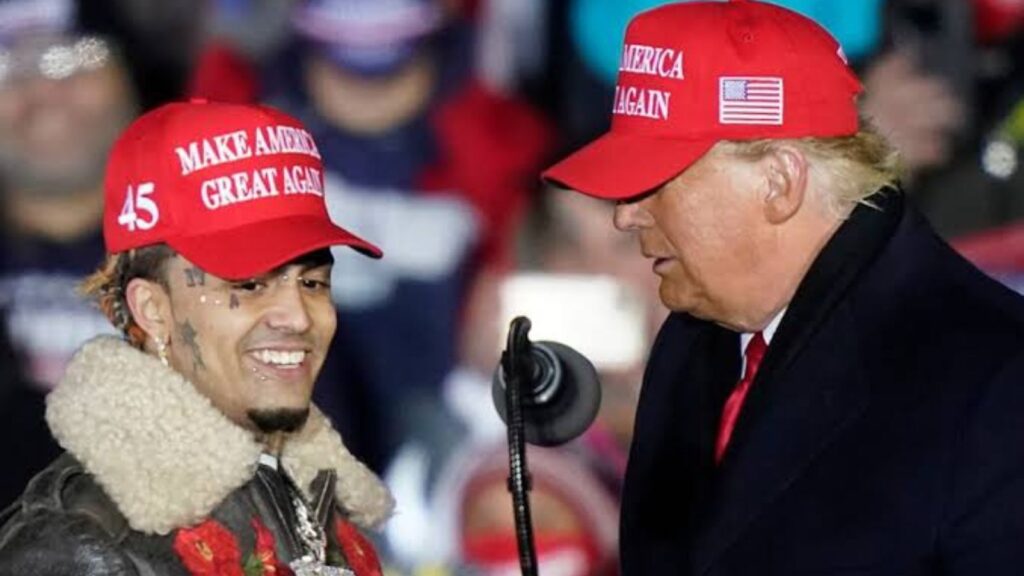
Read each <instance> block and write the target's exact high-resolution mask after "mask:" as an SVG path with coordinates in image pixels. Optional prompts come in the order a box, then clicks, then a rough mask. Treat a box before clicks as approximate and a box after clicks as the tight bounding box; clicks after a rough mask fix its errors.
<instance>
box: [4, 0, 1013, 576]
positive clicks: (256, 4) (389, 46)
mask: <svg viewBox="0 0 1024 576" xmlns="http://www.w3.org/2000/svg"><path fill="white" fill-rule="evenodd" d="M775 1H776V3H778V4H782V5H785V6H788V7H790V8H793V9H795V10H798V11H800V12H803V13H805V14H807V15H808V16H810V17H812V18H814V19H816V20H818V21H819V22H821V23H822V24H823V25H824V26H825V27H827V28H828V29H829V30H830V31H831V32H832V33H833V34H834V35H835V36H836V37H837V39H838V40H839V41H840V43H841V44H842V46H843V49H844V52H845V54H846V56H847V57H848V58H849V60H850V62H851V63H853V64H854V66H855V67H856V69H857V70H858V71H859V73H860V75H861V78H862V80H863V82H864V85H865V89H866V92H865V94H864V96H863V97H862V101H861V104H862V109H863V114H864V116H865V117H866V118H868V119H870V120H871V121H873V122H874V123H875V124H876V125H877V126H878V127H879V128H880V129H881V131H882V132H883V133H884V134H886V135H888V136H889V137H890V138H891V140H892V141H893V142H894V143H895V144H896V145H897V147H898V148H899V150H900V153H901V156H902V164H903V170H904V172H903V184H904V187H905V188H906V190H907V191H908V193H909V197H910V199H911V201H913V202H915V203H916V204H917V206H918V208H919V209H920V210H921V211H923V212H924V213H925V214H926V215H927V216H928V217H929V218H930V219H931V220H932V222H933V223H934V224H935V225H936V227H937V229H938V230H939V231H940V232H941V233H942V234H944V235H946V236H947V237H948V238H950V239H952V240H954V243H955V244H956V245H957V246H958V247H960V249H961V250H962V251H963V253H964V254H965V255H967V256H968V257H969V258H971V259H973V260H974V261H975V262H977V263H978V264H979V265H980V266H982V267H983V268H985V269H986V270H988V271H989V272H990V273H992V274H993V275H996V276H997V277H999V278H1001V279H1003V280H1004V281H1006V282H1007V283H1009V284H1010V285H1012V286H1015V287H1017V288H1024V171H1022V170H1021V166H1020V164H1021V159H1020V157H1019V156H1020V153H1021V150H1022V147H1021V145H1022V143H1024V72H1022V69H1021V67H1022V63H1024V60H1022V59H1021V58H1020V57H1019V56H1020V51H1021V49H1022V47H1024V43H1022V41H1024V0H858V1H856V2H835V1H834V0H775ZM661 3H664V2H660V1H656V0H560V1H556V0H290V1H289V0H78V1H76V0H0V218H3V219H4V220H5V222H4V226H2V227H0V315H2V318H0V320H2V322H0V329H2V330H0V362H2V366H0V370H2V371H3V374H2V380H0V430H2V433H0V455H2V457H3V460H4V462H5V465H4V472H3V473H2V474H0V508H2V507H3V506H5V505H6V504H7V503H8V502H11V501H13V500H14V498H15V497H16V496H17V494H18V493H19V492H20V490H21V488H22V487H23V485H24V482H25V481H26V480H27V479H28V478H29V477H30V476H31V475H32V474H33V473H35V472H36V471H38V470H39V469H41V468H42V467H43V466H44V465H45V464H46V463H47V462H49V461H50V460H51V459H52V457H53V456H55V455H56V453H57V452H58V451H59V447H57V446H56V445H55V444H54V443H53V441H52V440H50V439H49V435H48V433H47V431H46V426H45V424H44V422H43V419H42V413H43V407H44V404H43V402H44V400H43V397H44V395H45V392H46V390H48V389H50V388H52V387H53V386H55V385H56V384H57V382H58V380H59V378H60V376H61V373H62V371H63V366H64V364H65V362H66V361H67V360H68V359H69V357H70V355H71V354H72V353H73V352H74V350H75V349H76V348H77V347H78V346H80V345H81V344H82V343H83V342H84V341H85V340H87V339H88V338H90V337H92V336H95V335H97V334H100V333H103V332H109V331H111V328H110V327H109V325H108V323H107V322H106V321H105V319H104V318H103V317H102V315H101V314H100V313H99V312H98V311H97V310H95V309H94V308H93V307H91V306H90V304H88V303H87V302H85V301H83V300H82V298H81V297H80V296H79V295H78V293H77V292H76V284H77V283H78V282H79V280H80V279H81V278H82V277H83V276H84V275H86V274H87V273H89V272H91V271H92V268H93V267H94V266H95V265H96V264H97V263H99V262H100V261H101V257H102V255H103V241H102V236H101V219H102V199H103V193H102V186H103V169H104V163H105V159H106V154H107V152H108V150H109V147H110V146H111V143H112V142H113V139H114V138H115V136H116V135H117V134H118V133H119V131H120V130H121V129H122V128H123V127H124V126H126V125H127V123H128V122H130V121H131V120H132V119H133V118H134V117H136V116H137V115H138V114H139V113H141V112H143V111H145V110H148V109H151V108H153V107H155V106H157V105H159V104H162V103H164V102H167V101H170V100H176V99H183V98H207V99H210V100H229V101H247V102H254V101H262V102H266V103H270V104H272V105H274V106H277V107H280V108H282V109H285V110H286V111H288V112H290V113H292V114H294V115H296V116H298V117H299V118H300V119H302V120H303V122H304V123H305V124H306V125H307V126H308V127H310V130H311V131H312V132H313V134H314V136H315V138H316V141H317V143H318V146H319V148H320V151H321V153H322V155H323V158H324V163H325V167H326V169H327V170H328V173H327V175H326V186H327V197H328V205H329V207H330V209H331V211H332V216H333V217H334V219H335V220H336V221H338V222H339V223H341V224H343V225H344V226H345V227H347V228H349V229H351V230H353V231H355V232H356V233H358V234H360V235H362V236H364V237H366V238H370V239H372V240H373V241H374V242H375V243H377V244H378V245H379V246H381V247H382V249H383V250H384V252H385V258H384V259H383V260H382V261H379V262H376V261H370V260H367V259H360V258H358V257H355V256H352V255H350V254H349V253H348V252H346V251H343V250H342V251H338V252H337V253H336V254H335V258H336V266H335V271H334V278H333V279H332V291H333V295H334V297H335V301H336V304H337V308H338V317H339V330H338V335H337V337H336V338H335V341H334V344H333V350H332V352H331V354H330V356H329V358H328V363H327V365H326V366H325V368H324V371H323V372H322V374H321V377H320V382H319V384H318V388H317V392H316V402H317V404H318V405H319V406H320V407H321V408H322V409H323V410H324V412H325V413H327V414H328V415H329V416H330V417H331V418H332V420H333V421H334V422H335V424H336V426H337V428H338V429H339V430H340V431H341V432H342V433H343V436H344V437H345V440H346V443H347V444H348V446H349V447H350V449H351V450H352V451H353V452H354V453H355V454H356V455H357V456H359V457H360V458H361V459H362V460H364V461H365V462H368V463H369V464H370V465H371V466H372V467H373V468H374V469H375V470H376V471H377V472H378V473H380V474H381V475H383V476H384V477H385V478H386V479H387V481H388V483H389V485H390V486H391V488H392V489H393V491H394V492H395V495H396V498H397V500H398V509H397V514H396V516H395V518H394V519H393V520H392V522H391V523H390V525H389V528H388V529H387V530H386V531H385V532H383V533H381V534H379V535H378V538H379V545H380V547H381V550H382V551H383V552H384V557H385V559H386V563H387V565H388V566H389V567H390V570H392V571H393V572H395V573H399V574H449V573H459V574H461V573H485V574H506V573H507V574H514V573H518V571H519V570H518V564H517V559H518V555H517V551H516V542H515V538H514V530H513V524H512V509H511V498H510V497H509V495H508V493H507V491H506V480H505V479H506V476H507V461H506V459H505V458H506V456H505V440H504V433H505V432H504V425H503V423H502V422H501V420H500V419H499V417H498V416H497V414H496V412H495V411H494V409H493V407H492V403H491V399H490V395H491V378H492V374H493V371H494V369H495V366H496V365H497V362H498V358H499V356H500V351H501V348H502V343H503V340H504V330H505V328H506V327H507V321H508V319H509V317H508V313H507V312H508V310H509V307H510V305H509V302H519V301H522V297H523V296H524V294H522V293H521V292H522V291H523V290H525V289H524V288H521V287H522V286H523V285H524V284H522V283H519V284H515V283H514V282H513V280H516V279H520V278H522V277H523V276H524V275H525V274H527V273H529V274H531V275H532V276H531V277H534V278H537V277H539V278H541V279H542V281H541V283H540V284H539V286H540V290H541V292H542V296H543V297H544V298H546V299H548V300H550V301H551V302H553V303H556V306H554V307H548V309H551V308H554V310H555V311H556V312H554V313H551V312H540V311H539V312H538V314H542V315H547V316H551V317H550V318H534V321H535V325H536V326H537V327H538V329H539V327H540V326H541V325H542V324H544V323H545V322H546V323H548V324H549V325H550V324H558V323H559V322H562V323H574V322H576V323H578V322H580V321H581V320H580V319H578V318H572V317H571V315H570V314H566V315H565V316H564V317H559V315H558V313H557V311H558V310H559V306H558V305H557V304H558V303H560V302H564V303H565V304H566V306H564V307H563V308H562V309H563V310H567V309H568V304H569V303H571V302H572V301H574V300H576V301H580V300H582V299H583V298H584V296H583V295H582V294H581V292H579V291H577V290H578V288H570V289H568V290H566V289H564V286H566V284H557V285H556V283H553V282H552V283H548V284H545V283H544V280H543V279H545V278H546V279H554V278H562V277H572V278H577V279H580V278H584V279H589V280H590V281H591V282H592V284H593V285H594V286H609V285H611V286H613V289H612V290H604V291H602V292H600V293H598V292H597V291H596V290H595V293H594V294H593V295H590V296H587V298H591V296H592V299H590V300H587V301H593V302H596V303H597V304H595V306H600V307H601V308H600V309H597V310H594V311H593V312H592V313H591V316H602V317H604V316H607V318H608V322H607V324H608V326H607V328H608V330H609V333H610V334H617V335H619V336H620V337H621V338H622V339H621V342H620V341H616V345H615V346H614V348H615V349H617V350H619V351H622V350H636V351H638V352H637V353H630V354H618V355H615V357H608V358H604V357H603V356H601V357H597V358H595V363H596V364H597V365H598V369H599V371H600V372H601V375H602V384H603V395H604V402H603V404H602V409H601V413H600V415H599V417H598V421H597V422H596V423H595V425H594V426H593V427H592V428H591V430H590V431H588V432H587V434H585V435H584V436H583V437H582V438H581V439H579V440H577V441H575V442H573V443H572V444H570V445H568V446H565V447H560V448H552V449H537V448H531V449H530V456H529V457H530V460H529V462H530V465H531V470H532V473H533V492H532V503H533V511H534V526H535V530H536V534H537V545H538V552H539V557H540V562H541V571H542V572H543V573H545V574H565V575H571V574H613V573H615V566H616V558H615V548H616V542H615V538H616V531H617V512H618V500H617V499H618V489H619V485H620V482H621V477H622V472H623V470H624V468H625V460H626V454H627V451H628V447H629V441H630V433H631V429H632V416H633V407H634V404H635V402H636V399H637V395H638V392H639V385H640V379H641V376H642V368H643V362H644V357H643V350H645V349H646V347H647V345H648V344H649V341H650V338H651V337H652V336H653V334H654V333H655V331H656V330H657V327H658V325H659V324H660V322H661V320H662V319H663V318H664V316H665V314H666V312H665V310H663V309H662V307H661V305H660V303H659V302H658V299H657V294H656V284H655V281H656V278H655V276H654V275H653V274H651V273H650V270H649V268H648V267H647V264H646V263H645V262H644V261H642V260H641V259H639V258H638V257H636V256H635V247H634V246H633V244H632V242H633V240H632V239H631V238H630V237H629V236H626V235H623V234H619V233H617V232H615V231H614V229H613V228H612V227H611V225H610V221H611V211H612V206H611V205H609V204H605V203H602V202H599V201H596V200H591V199H588V198H585V197H582V196H577V195H569V194H564V193H559V191H555V190H549V189H544V188H543V187H542V186H541V184H540V182H539V181H538V178H537V174H538V173H539V171H540V169H541V168H542V167H544V166H545V165H546V164H548V163H550V162H551V161H553V160H554V159H556V158H558V157H559V156H560V155H562V154H564V153H566V152H567V151H569V150H571V149H573V148H574V147H576V146H578V145H579V144H580V143H582V142H584V141H586V140H589V139H591V138H593V137H594V136H596V135H597V134H599V133H601V132H602V131H604V130H605V129H606V128H607V125H606V122H607V121H608V117H609V114H608V111H609V110H610V109H611V105H612V96H613V87H614V81H615V73H616V70H617V68H618V59H619V54H618V49H619V46H620V39H621V37H622V33H623V29H624V27H625V24H626V22H627V21H628V19H629V18H630V17H631V16H632V15H633V14H635V13H636V12H638V11H640V10H643V9H646V8H650V7H653V6H655V5H658V4H661ZM515 286H520V288H515ZM533 286H538V284H533ZM557 286H562V287H563V288H558V287H557ZM571 286H579V284H578V283H577V284H572V285H571ZM517 290H518V291H519V292H517ZM534 290H537V288H534ZM517 299H518V300H517ZM613 310H614V313H612V311H613ZM512 312H515V310H512ZM591 337H593V335H591ZM576 338H579V341H569V342H567V343H568V344H570V345H573V346H578V347H581V348H585V347H586V346H587V342H586V340H587V338H588V336H587V335H586V334H582V335H579V334H577V336H576Z"/></svg>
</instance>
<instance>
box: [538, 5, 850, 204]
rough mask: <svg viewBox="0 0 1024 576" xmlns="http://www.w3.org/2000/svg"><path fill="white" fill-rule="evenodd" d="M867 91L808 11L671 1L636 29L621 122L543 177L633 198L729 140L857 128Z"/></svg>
mask: <svg viewBox="0 0 1024 576" xmlns="http://www.w3.org/2000/svg"><path fill="white" fill-rule="evenodd" d="M860 91H861V85H860V82H859V81H858V80H857V77H856V75H855V74H854V73H853V72H852V71H851V70H850V68H849V66H848V65H847V62H846V57H845V56H844V55H843V52H842V50H841V48H840V47H839V44H838V43H837V42H836V41H835V39H834V38H832V36H831V35H829V33H828V32H826V31H825V30H824V29H823V28H822V27H821V26H819V25H817V24H815V23H814V22H813V21H811V20H809V19H808V18H806V17H804V16H801V15H800V14H797V13H795V12H792V11H790V10H787V9H785V8H781V7H779V6H775V5H773V4H768V3H762V2H756V1H754V0H732V1H729V2H707V1H704V2H685V3H676V4H668V5H666V6H661V7H658V8H654V9H652V10H648V11H646V12H642V13H640V14H638V15H637V16H635V17H634V18H633V19H632V20H631V21H630V23H629V27H628V28H627V29H626V38H625V42H624V46H623V50H622V57H621V61H620V64H619V75H618V82H617V84H616V86H615V100H614V105H613V108H612V122H611V130H609V131H608V132H607V133H606V134H604V135H603V136H601V137H599V138H598V139H597V140H595V141H593V142H591V143H590V144H588V145H587V146H585V147H583V148H582V149H580V150H579V151H577V152H576V153H574V154H572V155H571V156H569V157H568V158H566V159H564V160H562V161H561V162H559V163H558V164H556V165H554V166H553V167H551V168H549V169H548V170H547V171H545V172H544V174H543V175H542V177H543V178H544V179H545V180H546V181H548V182H551V183H554V184H555V185H558V186H562V187H566V188H571V189H574V190H578V191H580V192H583V193H585V194H589V195H591V196H597V197H599V198H608V199H615V200H619V199H624V198H630V197H633V196H637V195H640V194H643V193H645V192H648V191H650V190H653V189H654V188H657V187H658V186H660V185H662V184H664V183H665V182H666V181H668V180H670V179H672V178H674V177H675V176H677V175H678V174H680V173H681V172H683V171H684V170H685V169H686V168H687V167H689V166H690V165H691V164H693V163H694V162H695V161H696V160H697V159H699V158H700V157H701V156H703V155H704V153H706V152H707V151H708V150H709V149H710V148H711V147H712V146H714V145H715V143H717V142H718V141H720V140H755V139H761V138H800V137H806V136H826V137H827V136H846V135H851V134H855V133H856V132H857V130H858V119H857V104H856V97H857V94H859V93H860Z"/></svg>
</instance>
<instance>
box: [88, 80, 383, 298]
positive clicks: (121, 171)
mask: <svg viewBox="0 0 1024 576" xmlns="http://www.w3.org/2000/svg"><path fill="white" fill-rule="evenodd" d="M105 194H106V196H105V199H104V202H105V205H104V212H103V237H104V240H105V241H106V246H107V252H110V253H117V252H123V251H125V250H131V249H133V248H140V247H142V246H148V245H151V244H157V243H161V242H163V243H166V244H168V245H169V246H170V247H172V248H174V249H175V250H176V251H177V252H178V253H180V254H181V255H183V256H185V257H186V258H188V259H189V260H190V261H192V262H193V263H195V264H196V265H197V266H199V267H200V268H202V269H203V270H205V271H207V272H209V273H211V274H214V275H216V276H220V277H222V278H226V279H241V278H248V277H252V276H257V275H260V274H263V273H265V272H267V271H269V270H273V269H274V268H276V267H278V266H280V265H282V264H285V263H287V262H288V261H289V260H291V259H293V258H296V257H298V256H301V255H303V254H305V253H307V252H310V251H313V250H316V249H319V248H324V247H327V246H334V245H347V246H351V247H353V248H355V249H356V250H358V251H360V252H362V253H364V254H366V255H367V256H371V257H374V258H380V257H381V255H382V253H381V251H380V249H379V248H377V247H376V246H374V245H373V244H370V243H369V242H367V241H365V240H363V239H362V238H359V237H358V236H356V235H354V234H352V233H351V232H349V231H347V230H344V229H343V228H340V227H338V226H336V225H335V224H334V223H333V222H331V219H330V217H329V216H328V214H327V207H326V205H325V203H324V169H323V163H322V162H321V159H320V152H319V151H318V150H317V147H316V143H315V142H314V141H313V137H312V136H311V135H310V134H309V132H308V131H306V129H305V128H304V127H303V126H302V124H301V123H300V122H299V121H298V120H296V119H295V118H292V117H291V116H288V115H287V114H284V113H283V112H280V111H278V110H275V109H273V108H270V107H267V106H257V105H242V104H227V103H214V102H207V101H205V100H193V101H191V102H187V103H186V102H176V103H172V104H166V105H164V106H161V107H159V108H157V109H155V110H153V111H151V112H148V113H147V114H144V115H143V116H141V117H140V118H139V119H137V120H136V121H135V122H133V123H132V124H131V125H130V126H129V127H128V128H127V129H126V130H125V131H124V133H123V134H121V136H120V137H119V138H118V140H117V142H115V143H114V147H113V149H112V150H111V153H110V160H109V162H108V163H107V174H106V182H105Z"/></svg>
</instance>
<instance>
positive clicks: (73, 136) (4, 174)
mask: <svg viewBox="0 0 1024 576" xmlns="http://www.w3.org/2000/svg"><path fill="white" fill-rule="evenodd" d="M75 8H76V6H75V4H73V3H72V2H71V1H70V0H4V1H2V2H0V217H2V219H3V223H4V225H3V232H2V233H0V321H2V323H3V326H2V327H0V335H2V339H0V357H2V358H0V361H2V372H3V373H2V381H0V422H2V424H0V426H2V428H3V429H2V434H0V438H2V440H0V454H2V457H3V459H4V461H5V462H6V463H5V465H4V472H3V475H2V477H3V479H2V482H0V507H2V506H4V505H5V504H6V503H8V502H10V501H12V500H13V499H14V497H16V496H17V495H18V494H19V492H20V490H22V489H23V488H24V487H25V483H26V482H27V481H28V479H29V478H31V477H32V476H33V475H34V474H35V472H37V471H39V469H41V468H42V467H43V466H45V464H46V463H47V462H48V461H49V460H51V459H52V458H53V457H55V456H56V454H57V447H56V445H55V444H54V443H53V441H52V440H51V439H50V438H49V434H48V431H47V428H46V425H45V423H44V421H43V396H44V390H45V389H46V388H47V387H48V386H50V385H52V384H53V383H55V382H56V380H57V378H58V377H59V376H60V375H61V373H62V371H63V366H65V364H66V363H67V361H68V360H69V359H70V357H71V354H72V353H73V352H74V351H75V349H76V348H77V347H78V345H79V344H80V343H82V342H83V341H84V340H86V339H87V338H89V337H91V336H93V335H95V334H97V333H99V332H103V331H109V326H104V322H103V318H102V316H101V315H100V314H99V313H98V312H96V311H94V310H93V308H91V307H90V306H89V305H88V304H86V303H85V302H84V301H83V300H82V299H81V298H80V297H79V296H78V295H77V293H76V291H75V288H76V285H77V283H78V281H79V280H80V279H81V278H82V277H83V276H84V275H86V274H88V273H90V272H92V266H93V264H94V263H95V262H96V261H97V259H98V258H99V256H100V255H101V254H102V253H103V247H102V239H101V238H100V233H99V228H100V218H101V214H102V212H101V210H102V188H101V183H102V182H101V178H102V169H103V161H104V157H105V154H106V150H108V148H109V147H110V146H111V142H112V140H113V138H114V136H115V135H116V134H117V133H118V131H119V130H120V129H121V127H122V126H123V125H124V124H125V123H127V121H128V120H129V119H131V117H132V115H133V114H134V112H135V105H134V96H133V95H132V91H131V87H130V85H129V81H128V79H127V76H126V75H125V72H124V70H123V66H122V64H121V60H120V55H119V53H118V51H117V48H116V46H115V45H114V44H113V43H112V42H110V41H109V40H108V39H104V38H101V37H98V36H93V35H91V34H89V31H88V30H87V29H85V28H83V27H81V26H76V13H75Z"/></svg>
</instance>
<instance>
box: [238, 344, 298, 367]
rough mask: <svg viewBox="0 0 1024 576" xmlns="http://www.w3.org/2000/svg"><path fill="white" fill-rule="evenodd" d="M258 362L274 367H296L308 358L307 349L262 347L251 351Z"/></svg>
mask: <svg viewBox="0 0 1024 576" xmlns="http://www.w3.org/2000/svg"><path fill="white" fill-rule="evenodd" d="M250 356H252V357H253V358H254V359H255V360H256V361H257V362H259V363H260V364H263V365H265V366H270V367H272V368H283V369H295V368H299V367H300V366H302V362H303V361H304V360H305V359H306V351H305V350H275V349H272V348H262V349H259V350H254V351H252V352H251V353H250Z"/></svg>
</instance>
